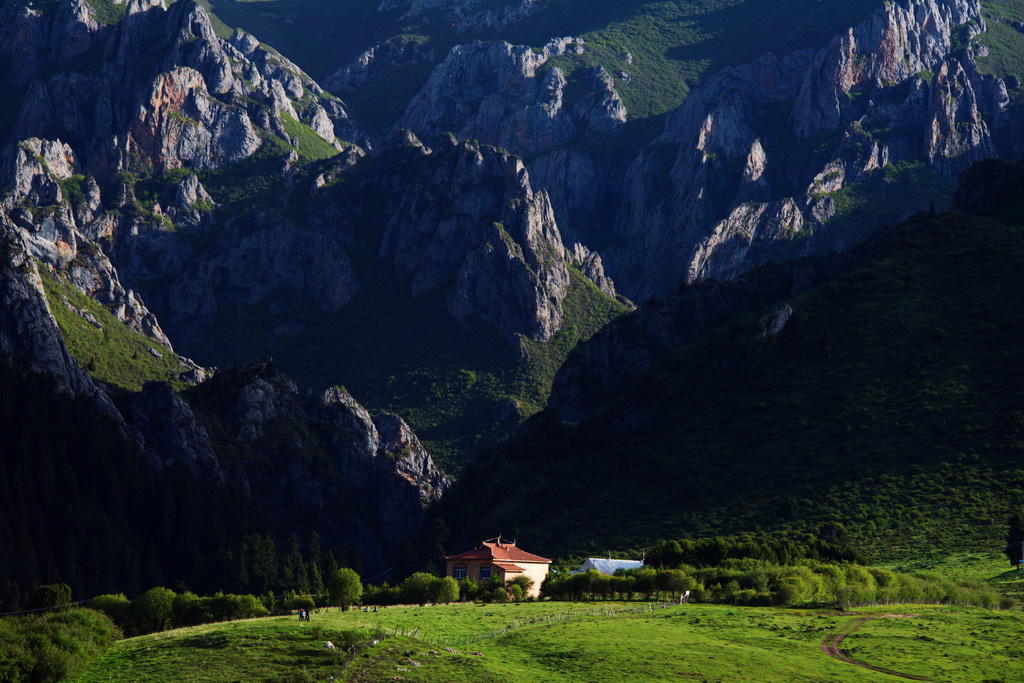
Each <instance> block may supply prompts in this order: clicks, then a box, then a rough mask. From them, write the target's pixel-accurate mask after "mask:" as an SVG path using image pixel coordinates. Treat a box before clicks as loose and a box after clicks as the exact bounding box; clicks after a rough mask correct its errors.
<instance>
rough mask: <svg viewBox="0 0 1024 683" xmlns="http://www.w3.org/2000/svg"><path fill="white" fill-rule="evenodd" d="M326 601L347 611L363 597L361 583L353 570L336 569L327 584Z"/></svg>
mask: <svg viewBox="0 0 1024 683" xmlns="http://www.w3.org/2000/svg"><path fill="white" fill-rule="evenodd" d="M327 591H328V596H329V597H328V600H329V601H330V603H331V604H332V605H337V606H340V607H341V609H342V610H347V609H348V608H349V607H350V606H351V605H354V604H356V603H358V602H359V599H360V598H362V597H363V582H362V580H361V579H360V578H359V574H356V572H355V570H353V569H348V568H345V569H337V570H335V572H334V573H333V574H331V580H330V581H328V583H327Z"/></svg>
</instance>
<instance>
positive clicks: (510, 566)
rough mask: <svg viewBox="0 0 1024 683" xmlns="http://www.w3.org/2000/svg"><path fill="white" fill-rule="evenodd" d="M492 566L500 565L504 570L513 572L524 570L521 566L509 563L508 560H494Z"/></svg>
mask: <svg viewBox="0 0 1024 683" xmlns="http://www.w3.org/2000/svg"><path fill="white" fill-rule="evenodd" d="M494 566H495V567H501V568H502V569H504V570H505V571H506V572H513V573H515V572H525V571H526V570H525V569H523V568H522V567H517V566H515V565H514V564H510V563H508V562H495V563H494Z"/></svg>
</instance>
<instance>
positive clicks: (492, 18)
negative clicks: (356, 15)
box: [377, 0, 542, 33]
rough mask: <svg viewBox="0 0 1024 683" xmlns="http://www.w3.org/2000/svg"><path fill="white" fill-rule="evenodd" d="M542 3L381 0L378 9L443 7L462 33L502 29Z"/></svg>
mask: <svg viewBox="0 0 1024 683" xmlns="http://www.w3.org/2000/svg"><path fill="white" fill-rule="evenodd" d="M541 4H542V3H541V0H511V1H510V2H508V3H507V4H506V5H504V6H503V7H495V6H493V3H487V2H486V1H485V0H381V3H380V6H379V7H378V8H377V9H378V10H380V11H384V10H391V9H403V8H408V9H406V12H405V15H404V16H403V18H408V17H415V16H417V15H420V14H422V13H424V12H426V11H427V10H431V9H442V10H444V11H445V17H446V19H447V20H448V21H450V22H452V24H453V25H454V26H455V28H456V30H457V31H459V32H460V33H463V32H467V31H483V30H488V29H490V30H495V31H496V30H500V29H502V28H504V27H506V26H508V25H509V24H512V23H515V22H517V21H522V20H523V19H525V18H526V17H528V16H529V15H530V14H532V13H533V12H534V10H536V9H537V7H538V6H539V5H541Z"/></svg>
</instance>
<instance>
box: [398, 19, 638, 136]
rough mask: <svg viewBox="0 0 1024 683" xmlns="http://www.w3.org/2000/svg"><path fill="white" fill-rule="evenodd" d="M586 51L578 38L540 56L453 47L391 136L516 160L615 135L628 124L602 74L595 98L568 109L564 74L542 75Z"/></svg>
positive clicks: (505, 48) (493, 47)
mask: <svg viewBox="0 0 1024 683" xmlns="http://www.w3.org/2000/svg"><path fill="white" fill-rule="evenodd" d="M584 49H585V46H584V44H583V42H582V41H580V40H579V39H575V38H560V39H557V40H553V41H551V42H550V43H548V44H547V45H546V46H545V47H544V48H543V50H541V51H540V52H539V53H538V52H534V51H533V49H531V48H529V47H526V46H522V45H519V46H513V45H511V44H509V43H506V42H504V41H498V42H495V43H480V42H474V43H467V44H465V45H458V46H456V47H454V48H452V51H451V52H450V53H449V54H448V57H447V58H446V59H445V60H444V61H443V62H442V63H441V64H439V65H438V66H437V68H436V69H435V70H434V73H433V74H432V75H431V77H430V79H429V80H428V81H427V84H426V85H425V86H424V87H423V89H422V90H421V91H420V92H419V94H417V95H416V97H415V98H414V99H413V100H412V102H411V103H410V104H409V107H408V108H407V109H406V111H405V113H404V114H403V115H402V117H401V118H400V119H399V121H398V123H397V124H396V128H403V129H409V130H411V131H413V132H414V133H416V135H417V136H419V137H421V138H423V139H425V140H427V141H429V142H433V141H435V140H437V139H439V138H440V136H442V135H443V134H444V133H447V132H452V133H454V134H455V136H456V137H457V138H460V139H477V140H479V141H480V142H482V143H485V144H489V145H495V146H498V147H503V148H505V149H508V150H510V151H512V152H513V153H516V154H520V155H530V154H536V153H539V152H543V151H547V150H549V149H551V148H552V147H554V146H556V145H558V144H560V143H562V142H565V141H566V140H568V139H570V138H572V137H573V136H575V135H577V134H583V135H587V136H590V137H600V136H607V135H609V134H614V133H616V132H618V130H619V128H621V126H622V125H623V124H624V123H625V121H626V109H625V106H624V105H623V104H622V100H621V98H620V97H619V95H618V93H617V92H616V91H615V87H614V83H613V81H612V79H611V77H610V76H608V74H607V72H605V71H604V70H603V69H600V68H599V69H597V70H595V73H594V89H593V91H592V92H591V93H590V95H588V96H587V97H585V98H583V99H582V100H581V101H580V102H578V103H577V104H575V105H574V106H572V107H568V106H566V104H565V102H564V98H565V88H566V80H565V75H564V74H563V73H562V70H561V69H559V68H557V67H552V68H550V69H547V70H546V71H543V72H541V71H540V69H541V67H542V66H544V65H545V64H546V63H547V61H548V60H549V59H551V57H554V56H557V55H561V54H565V53H577V54H578V53H581V52H582V51H583V50H584Z"/></svg>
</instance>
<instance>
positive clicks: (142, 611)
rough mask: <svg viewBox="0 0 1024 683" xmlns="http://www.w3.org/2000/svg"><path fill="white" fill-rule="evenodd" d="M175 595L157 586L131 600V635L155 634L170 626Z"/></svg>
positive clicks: (167, 589)
mask: <svg viewBox="0 0 1024 683" xmlns="http://www.w3.org/2000/svg"><path fill="white" fill-rule="evenodd" d="M174 598H175V593H174V591H172V590H171V589H170V588H163V587H160V586H157V587H156V588H150V589H149V590H148V591H146V592H145V593H143V594H142V595H140V596H139V597H137V598H135V599H134V600H132V608H131V631H132V634H133V635H142V634H144V633H156V632H157V631H163V630H164V629H166V628H168V627H169V626H170V625H171V618H172V617H173V615H174Z"/></svg>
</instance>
